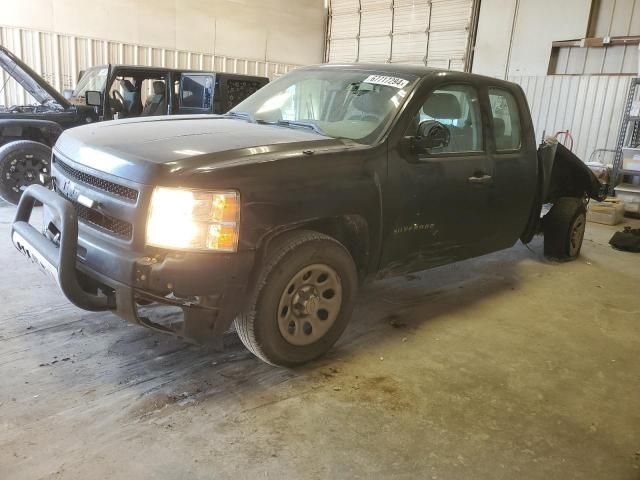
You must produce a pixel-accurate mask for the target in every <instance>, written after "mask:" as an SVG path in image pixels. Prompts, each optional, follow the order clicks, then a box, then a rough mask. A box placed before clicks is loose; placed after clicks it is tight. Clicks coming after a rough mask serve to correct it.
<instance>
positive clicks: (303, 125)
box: [267, 120, 327, 137]
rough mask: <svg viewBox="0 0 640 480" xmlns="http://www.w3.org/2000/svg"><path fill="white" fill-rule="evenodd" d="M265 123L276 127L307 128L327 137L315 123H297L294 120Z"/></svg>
mask: <svg viewBox="0 0 640 480" xmlns="http://www.w3.org/2000/svg"><path fill="white" fill-rule="evenodd" d="M267 123H268V124H269V125H278V126H279V127H288V128H296V127H300V128H308V129H311V130H313V131H314V132H316V133H317V134H319V135H324V136H325V137H326V136H327V134H326V133H324V132H323V131H322V129H321V128H320V127H318V125H316V124H315V123H312V122H299V121H294V120H278V121H276V122H267Z"/></svg>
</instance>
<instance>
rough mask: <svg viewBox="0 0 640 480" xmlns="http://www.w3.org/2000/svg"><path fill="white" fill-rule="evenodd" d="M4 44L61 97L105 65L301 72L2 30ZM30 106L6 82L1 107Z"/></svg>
mask: <svg viewBox="0 0 640 480" xmlns="http://www.w3.org/2000/svg"><path fill="white" fill-rule="evenodd" d="M0 44H1V45H3V46H5V47H7V48H8V49H9V50H11V51H12V52H13V53H14V54H16V55H17V56H18V57H20V58H21V59H22V60H23V61H24V62H25V63H26V64H28V65H29V66H30V67H31V68H33V69H34V70H35V71H36V72H38V73H40V74H41V75H42V76H43V77H44V78H45V79H46V80H47V81H48V82H49V83H51V84H52V85H53V86H54V87H55V88H56V89H57V90H59V91H62V90H64V89H67V88H74V87H75V83H76V78H77V76H78V72H79V71H81V70H84V69H86V68H89V67H92V66H94V65H101V64H105V63H120V64H129V65H149V66H157V67H170V68H190V69H196V70H214V71H219V72H231V73H243V74H249V75H259V76H266V77H269V78H271V79H273V78H274V77H277V76H279V75H282V74H285V73H287V72H288V71H289V70H291V69H293V68H295V67H296V65H289V64H283V63H273V62H264V61H260V60H248V59H242V58H233V57H226V56H218V55H211V54H206V53H198V52H187V51H181V50H173V49H165V48H156V47H148V46H144V45H135V44H131V43H123V42H114V41H109V40H101V39H97V38H88V37H77V36H71V35H62V34H58V33H51V32H42V31H37V30H29V29H24V28H16V27H5V26H0ZM2 75H3V77H1V78H0V82H1V83H0V85H2V84H4V81H5V77H4V73H3V74H2ZM26 101H27V98H26V96H25V92H24V91H23V90H22V89H21V88H16V85H15V82H7V86H6V88H5V91H4V92H3V94H2V95H0V105H16V104H24V103H25V102H26Z"/></svg>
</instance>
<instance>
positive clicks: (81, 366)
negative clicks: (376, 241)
mask: <svg viewBox="0 0 640 480" xmlns="http://www.w3.org/2000/svg"><path fill="white" fill-rule="evenodd" d="M541 258H542V245H541V242H536V243H534V245H533V251H530V250H528V249H527V248H525V247H524V246H521V245H519V246H515V247H513V248H511V249H509V250H506V251H503V252H499V253H495V254H491V255H488V256H485V257H481V258H476V259H473V260H467V261H464V262H460V263H457V264H453V265H448V266H445V267H439V268H436V269H432V270H429V271H425V272H420V273H418V274H412V275H407V276H405V277H399V278H392V279H388V280H384V281H380V282H376V283H373V284H369V285H367V286H365V287H364V288H363V289H362V290H361V292H360V294H359V296H358V300H357V304H356V308H355V311H354V314H353V317H352V320H351V323H350V325H349V326H348V328H347V330H346V332H345V333H344V335H343V337H342V338H341V339H340V340H339V342H338V344H337V345H336V346H335V347H334V348H333V349H332V350H331V352H330V353H329V354H328V355H327V356H326V357H324V358H322V359H320V360H318V361H316V362H313V363H311V364H310V365H307V366H304V367H300V368H297V369H281V368H275V367H272V366H270V365H266V364H264V363H263V362H261V361H260V360H258V359H257V358H255V357H254V356H253V355H252V354H251V353H249V352H248V351H247V350H246V349H245V348H244V347H243V346H242V345H241V344H240V342H239V340H238V339H237V336H235V334H230V336H228V338H227V342H226V343H227V345H228V347H227V348H226V349H225V351H224V352H218V351H214V350H212V349H210V348H207V347H198V346H192V345H188V344H185V343H184V342H182V341H181V340H179V339H176V338H173V337H170V336H166V335H162V334H158V333H154V332H152V331H149V330H146V329H143V328H141V327H137V326H133V325H129V324H126V323H125V322H123V321H121V320H120V319H118V318H117V317H115V316H114V315H112V314H110V313H87V312H81V311H78V310H76V309H72V308H71V307H69V308H67V307H65V308H64V309H60V310H59V311H57V312H52V313H51V314H47V316H46V317H42V318H41V319H39V321H38V322H35V321H34V323H33V325H34V326H33V329H30V330H29V331H26V332H23V333H20V334H19V335H16V336H14V337H11V338H8V339H7V341H8V343H7V344H6V345H7V347H8V348H10V349H15V350H16V351H18V350H20V351H26V350H22V349H28V350H29V352H30V353H29V355H28V356H27V357H24V359H23V360H21V361H22V362H23V363H25V365H26V366H27V367H29V366H30V367H31V368H33V367H35V366H39V367H40V368H38V369H36V370H35V372H36V374H37V376H38V378H34V379H33V380H35V381H39V380H40V379H42V380H43V381H46V382H47V384H49V386H50V388H51V389H52V390H55V391H66V395H68V397H67V398H66V400H64V397H60V405H59V407H56V406H55V405H54V404H51V405H50V406H49V408H52V409H54V410H55V409H57V408H60V409H61V410H62V409H74V410H77V411H78V412H89V411H92V410H95V409H101V408H113V405H114V403H115V404H116V405H121V406H122V414H124V415H126V416H127V418H131V417H132V416H133V418H135V419H142V418H147V417H148V416H150V415H155V414H158V412H160V411H162V412H169V411H171V408H172V407H173V408H182V407H185V406H190V405H198V404H203V403H204V404H206V405H209V406H213V405H215V408H224V407H225V406H226V407H228V408H230V409H231V410H233V409H234V408H240V407H237V405H242V406H243V407H242V408H244V409H251V408H256V406H259V405H263V404H267V403H269V402H274V401H279V399H281V398H283V396H285V397H286V395H288V394H291V393H290V392H291V391H295V392H298V393H296V394H299V392H304V391H308V390H311V389H316V388H320V387H322V386H323V385H326V384H327V383H329V384H331V383H330V382H331V381H332V377H333V376H335V373H336V371H337V369H342V368H343V367H344V368H346V366H347V365H348V363H349V362H350V361H352V360H357V359H358V356H362V355H369V356H371V355H372V354H375V352H376V351H377V349H378V348H379V347H382V346H383V345H384V344H386V343H388V342H398V343H399V344H400V342H402V339H403V338H404V337H406V336H407V335H411V333H412V332H413V331H415V330H417V329H418V328H419V327H421V326H423V325H425V324H428V323H432V322H437V321H452V320H451V318H452V317H454V320H453V321H455V315H456V314H460V312H461V311H463V310H466V309H473V307H474V305H477V304H478V303H479V302H482V301H484V300H486V299H490V298H494V297H496V296H499V295H503V294H505V293H507V292H509V291H510V290H513V289H515V288H517V287H518V284H519V281H520V280H519V274H518V266H519V265H520V264H521V263H522V262H533V263H538V262H539V261H540V259H541ZM76 312H78V313H76ZM474 321H478V322H482V321H483V318H482V317H481V316H479V317H477V318H474ZM30 328H31V327H30ZM34 363H35V365H34ZM38 364H39V365H38ZM25 368H26V367H25ZM16 382H17V383H16V388H17V387H18V384H19V383H20V382H19V381H18V380H16ZM11 384H13V382H11ZM9 386H11V385H9ZM287 392H289V393H287ZM106 399H108V401H106ZM63 400H64V404H63ZM105 402H106V403H105ZM54 403H55V402H54Z"/></svg>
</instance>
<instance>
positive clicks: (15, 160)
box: [0, 140, 51, 205]
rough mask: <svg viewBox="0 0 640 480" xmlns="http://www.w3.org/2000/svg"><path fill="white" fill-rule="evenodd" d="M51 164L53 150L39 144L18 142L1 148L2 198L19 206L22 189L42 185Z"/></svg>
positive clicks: (0, 190)
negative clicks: (43, 174) (42, 175)
mask: <svg viewBox="0 0 640 480" xmlns="http://www.w3.org/2000/svg"><path fill="white" fill-rule="evenodd" d="M50 162H51V148H49V147H48V146H46V145H44V144H42V143H39V142H33V141H31V140H18V141H15V142H11V143H7V144H5V145H3V146H2V147H0V197H2V198H3V199H5V200H6V201H7V202H9V203H12V204H14V205H17V204H18V202H19V201H20V197H21V196H22V188H23V187H27V186H29V185H33V184H34V183H40V174H41V173H47V174H48V173H49V172H50Z"/></svg>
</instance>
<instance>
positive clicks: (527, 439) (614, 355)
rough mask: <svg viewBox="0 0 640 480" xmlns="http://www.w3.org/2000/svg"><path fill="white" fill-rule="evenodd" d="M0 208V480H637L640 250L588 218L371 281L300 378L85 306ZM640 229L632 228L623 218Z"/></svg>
mask: <svg viewBox="0 0 640 480" xmlns="http://www.w3.org/2000/svg"><path fill="white" fill-rule="evenodd" d="M12 214H13V208H12V207H2V208H0V240H1V241H0V259H2V260H1V261H2V266H3V268H2V269H1V270H0V302H1V305H2V309H1V310H0V478H2V479H3V480H9V479H40V478H53V479H61V478H65V479H82V478H96V479H98V478H110V479H131V478H157V479H177V478H189V479H200V478H202V479H204V478H207V479H210V478H216V479H219V478H221V479H223V478H233V479H238V478H251V479H254V478H273V479H283V478H295V479H315V478H367V479H369V478H401V479H403V478H404V479H416V478H421V479H422V478H424V479H473V480H478V479H492V480H494V479H510V480H511V479H544V480H551V479H562V480H565V479H573V478H580V479H629V480H632V479H636V480H637V479H640V408H639V407H640V295H639V293H640V254H631V253H622V252H617V251H614V250H612V249H611V248H610V247H609V246H608V245H607V241H608V239H609V237H610V236H611V234H612V232H613V231H614V230H615V229H617V228H619V227H616V228H612V227H604V226H600V225H594V224H590V225H589V228H588V232H587V239H586V241H585V245H584V248H583V256H582V257H581V258H580V259H579V260H578V261H576V262H573V263H569V264H555V263H551V262H547V261H545V260H544V259H543V257H542V243H541V240H540V239H537V240H536V241H535V242H534V244H533V245H532V246H531V250H528V249H527V248H525V247H524V246H522V245H518V246H516V247H514V248H512V249H510V250H508V251H505V252H501V253H498V254H493V255H489V256H486V257H484V258H481V259H476V260H472V261H467V262H463V263H460V264H457V265H453V266H449V267H446V268H440V269H436V270H432V271H429V272H425V273H422V274H420V275H417V276H410V277H408V278H401V279H393V280H388V281H384V282H380V283H377V284H374V285H370V286H368V287H366V288H365V289H364V290H363V291H362V292H361V295H360V297H359V305H358V307H357V309H356V312H355V316H354V319H353V321H352V323H351V325H350V326H349V328H348V329H347V332H346V334H345V335H344V337H343V338H342V339H341V341H340V342H339V343H338V345H337V347H336V348H335V349H334V350H333V351H332V352H331V354H330V355H329V356H328V357H327V358H325V359H323V360H322V361H319V362H318V363H316V364H314V365H311V366H308V367H305V368H302V369H297V370H282V369H276V368H272V367H269V366H267V365H265V364H263V363H261V362H260V361H258V360H256V359H255V358H254V357H252V356H251V355H250V354H249V353H247V352H246V351H245V350H244V348H243V347H242V346H239V345H236V346H234V347H232V348H231V349H229V350H228V351H227V352H225V353H222V354H220V353H214V352H210V351H207V350H205V349H200V348H196V347H190V346H186V345H185V344H183V343H181V342H179V341H177V340H175V339H173V338H170V337H166V336H161V335H159V334H154V333H152V332H149V331H147V330H144V329H142V328H139V327H136V326H129V325H127V324H125V323H124V322H122V321H120V320H119V319H118V318H116V317H115V316H113V315H111V314H94V313H88V312H83V311H80V310H78V309H76V308H74V307H73V306H71V305H70V304H69V303H67V302H66V301H65V299H64V298H63V297H62V295H61V294H60V293H59V292H58V291H57V290H56V288H55V286H54V285H53V284H52V282H51V281H50V280H49V279H48V278H46V277H45V276H44V275H43V274H41V273H39V272H38V271H37V270H36V269H35V268H33V267H32V266H31V265H29V264H28V263H27V261H26V260H24V259H23V258H21V257H20V256H19V255H18V253H17V252H15V251H14V250H13V249H12V247H11V245H10V243H9V241H8V229H9V223H10V219H11V216H12ZM634 224H635V225H636V226H637V225H639V224H640V222H635V223H634Z"/></svg>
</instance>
